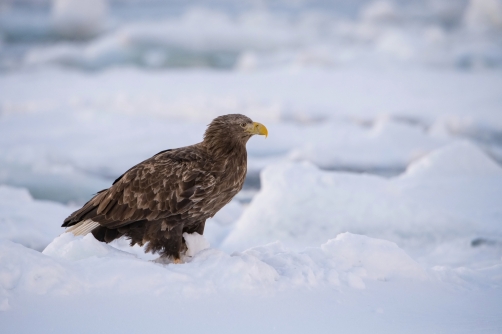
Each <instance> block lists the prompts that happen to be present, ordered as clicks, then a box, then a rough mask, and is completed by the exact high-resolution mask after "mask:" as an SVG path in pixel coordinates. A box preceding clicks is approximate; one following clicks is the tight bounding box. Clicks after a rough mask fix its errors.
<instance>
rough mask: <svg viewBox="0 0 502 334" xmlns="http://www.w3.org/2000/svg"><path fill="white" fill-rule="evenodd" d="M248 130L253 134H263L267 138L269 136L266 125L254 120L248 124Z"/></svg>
mask: <svg viewBox="0 0 502 334" xmlns="http://www.w3.org/2000/svg"><path fill="white" fill-rule="evenodd" d="M246 130H247V132H249V133H251V134H253V135H263V136H265V138H267V137H268V130H267V128H266V127H265V125H263V124H261V123H258V122H253V124H249V125H248V126H247V129H246Z"/></svg>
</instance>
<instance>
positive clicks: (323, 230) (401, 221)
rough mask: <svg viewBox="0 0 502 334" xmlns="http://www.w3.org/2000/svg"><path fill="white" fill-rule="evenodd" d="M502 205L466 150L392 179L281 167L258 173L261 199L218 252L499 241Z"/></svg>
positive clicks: (448, 152)
mask: <svg viewBox="0 0 502 334" xmlns="http://www.w3.org/2000/svg"><path fill="white" fill-rule="evenodd" d="M500 198H502V169H501V168H500V166H498V165H497V164H496V163H495V162H493V161H492V160H491V159H490V158H489V157H487V156H486V155H485V154H484V153H483V152H481V151H480V150H479V148H477V147H476V146H474V145H472V144H470V143H468V142H457V143H454V144H451V145H449V146H446V147H444V148H442V149H439V150H437V151H434V152H433V153H431V154H429V155H427V156H425V157H423V158H422V159H420V160H418V161H417V162H415V163H413V164H411V166H410V167H409V168H408V170H407V171H406V173H405V174H404V175H402V176H400V177H396V178H393V179H383V178H380V177H377V176H372V175H364V174H363V175H354V174H348V173H330V172H323V171H320V170H318V169H317V168H316V167H315V166H313V165H312V164H310V163H307V162H305V163H283V164H278V165H274V166H270V167H267V168H266V169H265V170H264V171H263V172H262V189H261V191H260V192H259V193H258V194H257V195H256V197H255V198H254V199H253V201H252V202H251V205H250V206H249V207H248V208H247V210H246V211H245V212H244V214H243V215H242V217H241V218H240V219H239V221H238V222H237V224H236V226H235V229H234V230H233V231H232V232H231V233H230V235H229V236H228V237H227V239H226V240H225V241H224V242H223V247H224V248H225V249H227V250H236V249H244V248H246V247H250V246H251V245H256V244H262V243H267V242H272V241H275V240H281V242H284V243H285V244H286V245H288V246H291V247H306V246H312V245H316V244H319V243H320V242H322V240H323V239H325V238H333V237H335V236H336V235H337V234H339V233H342V232H346V231H349V232H352V233H361V234H365V235H368V236H373V237H379V238H384V239H387V240H392V241H394V242H396V243H398V244H399V245H401V246H406V245H412V244H414V243H415V242H417V240H420V241H419V242H418V244H419V245H423V243H424V242H425V243H430V242H432V243H434V242H437V241H445V240H447V239H450V238H456V237H467V238H471V239H475V238H488V239H492V238H498V239H500V238H502V227H501V225H500V223H499V222H500V218H501V217H502V207H501V206H500V202H499V199H500Z"/></svg>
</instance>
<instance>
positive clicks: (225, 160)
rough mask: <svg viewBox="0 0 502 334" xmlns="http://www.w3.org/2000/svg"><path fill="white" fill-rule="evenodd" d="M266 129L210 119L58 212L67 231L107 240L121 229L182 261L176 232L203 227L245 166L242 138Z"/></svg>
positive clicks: (238, 118)
mask: <svg viewBox="0 0 502 334" xmlns="http://www.w3.org/2000/svg"><path fill="white" fill-rule="evenodd" d="M253 135H265V136H268V130H267V128H266V127H265V126H264V125H263V124H261V123H257V122H253V121H252V120H251V119H250V118H249V117H247V116H244V115H240V114H230V115H224V116H219V117H217V118H215V119H214V120H213V121H212V122H211V123H210V124H209V125H208V127H207V129H206V132H205V133H204V138H203V140H202V142H200V143H198V144H195V145H191V146H186V147H180V148H176V149H169V150H165V151H161V152H159V153H157V154H156V155H154V156H153V157H151V158H149V159H147V160H145V161H143V162H141V163H139V164H137V165H135V166H133V167H132V168H130V169H129V170H128V171H126V172H125V173H124V174H123V175H122V176H120V177H119V178H117V179H116V180H115V182H113V184H112V186H111V187H110V188H108V189H104V190H101V191H100V192H98V193H97V194H96V195H95V196H94V197H93V198H92V199H91V200H89V201H88V202H87V203H86V204H85V205H84V206H83V207H82V208H80V209H79V210H77V211H75V212H73V213H72V214H71V215H70V216H69V217H68V218H66V219H65V221H64V223H63V225H62V227H66V228H67V229H66V231H65V232H71V233H73V234H74V235H86V234H88V233H92V234H93V235H94V237H95V238H96V239H97V240H99V241H102V242H106V243H109V242H111V241H113V240H115V239H118V238H120V237H123V236H125V237H126V238H128V239H129V240H130V244H131V246H133V245H135V244H138V245H140V246H143V245H146V247H145V251H146V252H152V253H158V254H160V258H159V259H164V260H166V261H168V262H174V263H181V262H182V261H181V257H182V255H183V254H184V252H185V251H186V250H187V247H186V244H185V241H184V239H183V233H185V232H186V233H194V232H197V233H199V234H201V235H202V234H203V232H204V226H205V223H206V220H207V219H208V218H211V217H213V216H214V215H215V214H216V213H217V212H218V211H219V210H220V209H221V208H222V207H223V206H225V205H226V204H227V203H228V202H230V200H231V199H232V198H233V197H234V196H235V195H236V194H237V193H238V192H239V191H240V190H241V189H242V186H243V184H244V179H245V178H246V173H247V151H246V143H247V141H248V140H249V138H251V137H252V136H253Z"/></svg>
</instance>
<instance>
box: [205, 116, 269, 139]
mask: <svg viewBox="0 0 502 334" xmlns="http://www.w3.org/2000/svg"><path fill="white" fill-rule="evenodd" d="M253 135H264V136H268V130H267V128H266V127H265V125H263V124H261V123H258V122H253V121H252V120H251V119H250V118H249V117H247V116H245V115H241V114H229V115H223V116H218V117H216V118H215V119H213V121H212V122H211V123H210V124H209V126H208V127H207V130H206V133H205V134H204V142H205V143H206V144H208V145H210V146H213V147H214V146H215V145H231V144H237V145H238V144H242V145H246V143H247V141H248V140H249V138H251V137H252V136H253Z"/></svg>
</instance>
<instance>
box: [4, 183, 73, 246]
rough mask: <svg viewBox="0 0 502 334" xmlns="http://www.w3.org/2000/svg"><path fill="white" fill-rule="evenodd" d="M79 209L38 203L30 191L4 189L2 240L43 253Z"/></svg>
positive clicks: (56, 204)
mask: <svg viewBox="0 0 502 334" xmlns="http://www.w3.org/2000/svg"><path fill="white" fill-rule="evenodd" d="M74 209H75V208H71V207H67V206H63V205H61V204H59V203H54V202H48V201H37V200H34V199H33V198H32V197H31V195H30V193H29V192H28V191H27V190H26V189H19V188H12V187H9V186H5V185H0V212H1V214H0V238H3V239H8V240H12V241H14V242H17V243H20V244H23V245H24V246H26V247H29V248H33V249H36V250H38V251H42V250H43V249H44V248H45V247H46V246H47V245H48V244H49V243H50V242H51V241H52V239H54V238H55V237H57V236H58V235H59V234H61V233H62V232H63V231H64V229H62V228H61V227H60V226H61V224H62V221H63V220H64V219H65V218H66V217H67V216H68V215H69V214H70V213H71V212H72V211H73V210H74Z"/></svg>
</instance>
